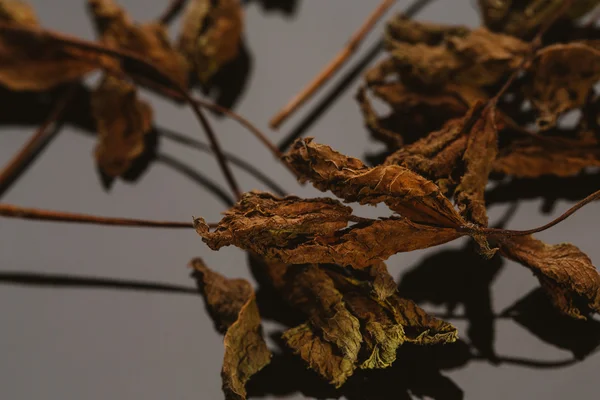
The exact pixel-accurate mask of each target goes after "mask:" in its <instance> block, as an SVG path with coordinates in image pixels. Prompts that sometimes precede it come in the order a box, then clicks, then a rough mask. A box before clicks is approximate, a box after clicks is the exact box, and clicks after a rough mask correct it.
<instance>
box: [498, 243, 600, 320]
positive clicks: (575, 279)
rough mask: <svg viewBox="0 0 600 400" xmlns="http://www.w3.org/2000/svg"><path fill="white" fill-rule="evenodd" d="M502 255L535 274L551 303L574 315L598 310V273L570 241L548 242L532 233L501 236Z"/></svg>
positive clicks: (581, 315)
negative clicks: (550, 243) (554, 243)
mask: <svg viewBox="0 0 600 400" xmlns="http://www.w3.org/2000/svg"><path fill="white" fill-rule="evenodd" d="M500 247H501V252H502V254H503V255H504V256H506V257H508V258H510V259H513V260H515V261H518V262H520V263H521V264H523V265H525V266H526V267H528V268H529V269H531V270H532V271H533V273H534V274H535V275H536V276H537V278H538V279H539V281H540V284H541V285H542V288H543V289H544V290H545V292H546V294H547V295H548V296H549V297H550V299H551V300H552V302H553V303H554V306H555V307H556V308H557V309H558V310H559V311H561V312H562V313H564V314H566V315H569V316H571V317H573V318H578V319H586V317H587V315H588V314H590V313H591V312H600V274H599V273H598V270H597V269H596V267H594V265H592V261H591V260H590V259H589V257H588V256H586V255H585V254H584V253H583V252H582V251H581V250H579V249H578V248H577V247H575V246H573V245H572V244H569V243H562V244H556V245H548V244H545V243H544V242H542V241H541V240H538V239H535V238H534V237H533V236H518V237H508V238H503V239H502V240H501V246H500Z"/></svg>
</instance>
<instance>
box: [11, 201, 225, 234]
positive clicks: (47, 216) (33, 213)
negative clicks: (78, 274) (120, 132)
mask: <svg viewBox="0 0 600 400" xmlns="http://www.w3.org/2000/svg"><path fill="white" fill-rule="evenodd" d="M0 216H1V217H6V218H20V219H32V220H37V221H55V222H75V223H81V224H94V225H112V226H138V227H152V228H193V227H194V224H193V223H192V222H172V221H152V220H145V219H132V218H112V217H99V216H96V215H88V214H76V213H69V212H60V211H52V210H41V209H38V208H25V207H19V206H15V205H12V204H5V203H0ZM209 226H213V227H214V226H216V224H209Z"/></svg>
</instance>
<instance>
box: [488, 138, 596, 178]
mask: <svg viewBox="0 0 600 400" xmlns="http://www.w3.org/2000/svg"><path fill="white" fill-rule="evenodd" d="M598 166H600V146H599V145H598V143H597V142H596V140H595V139H592V140H587V139H585V138H584V139H574V138H568V137H549V138H545V137H539V138H536V137H531V138H527V139H521V140H518V141H514V142H512V143H511V144H510V145H509V146H507V147H505V148H503V149H501V150H500V153H499V154H498V158H497V159H496V160H495V161H494V163H493V169H494V171H496V172H500V173H503V174H506V175H512V176H515V177H518V178H537V177H541V176H544V175H555V176H560V177H567V176H573V175H576V174H578V173H580V172H581V171H583V169H584V168H586V167H598Z"/></svg>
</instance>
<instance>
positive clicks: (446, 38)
mask: <svg viewBox="0 0 600 400" xmlns="http://www.w3.org/2000/svg"><path fill="white" fill-rule="evenodd" d="M386 45H387V47H388V49H389V52H390V55H391V57H392V58H393V59H394V62H395V65H396V68H397V69H398V70H399V72H400V74H401V76H402V78H403V80H405V81H407V82H411V83H413V84H420V85H427V86H435V85H440V84H443V83H446V82H454V83H462V82H464V83H468V84H469V85H477V86H485V85H491V84H494V83H496V82H498V80H499V79H500V78H502V76H504V75H505V74H506V73H507V72H509V71H511V70H513V69H515V68H517V66H518V65H519V64H520V62H521V60H522V58H523V57H524V56H525V54H527V51H528V49H529V46H528V44H527V43H525V42H522V41H521V40H519V39H517V38H514V37H511V36H508V35H503V34H497V33H493V32H490V31H488V30H487V29H485V28H477V29H474V30H472V31H471V30H469V29H468V28H466V27H456V26H447V27H446V26H440V25H437V24H429V23H419V22H415V21H411V20H408V19H406V18H405V17H403V16H400V17H398V18H396V19H395V20H394V21H393V22H392V23H391V24H390V28H389V35H388V38H387V40H386Z"/></svg>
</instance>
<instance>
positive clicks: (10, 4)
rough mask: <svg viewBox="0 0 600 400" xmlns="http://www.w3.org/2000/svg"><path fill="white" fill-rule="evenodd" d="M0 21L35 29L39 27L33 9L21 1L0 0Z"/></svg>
mask: <svg viewBox="0 0 600 400" xmlns="http://www.w3.org/2000/svg"><path fill="white" fill-rule="evenodd" d="M0 21H2V22H12V23H15V24H19V25H27V26H33V27H35V26H38V25H39V22H38V19H37V16H36V15H35V11H34V10H33V7H31V6H30V5H29V4H28V3H25V2H24V1H20V0H0Z"/></svg>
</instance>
